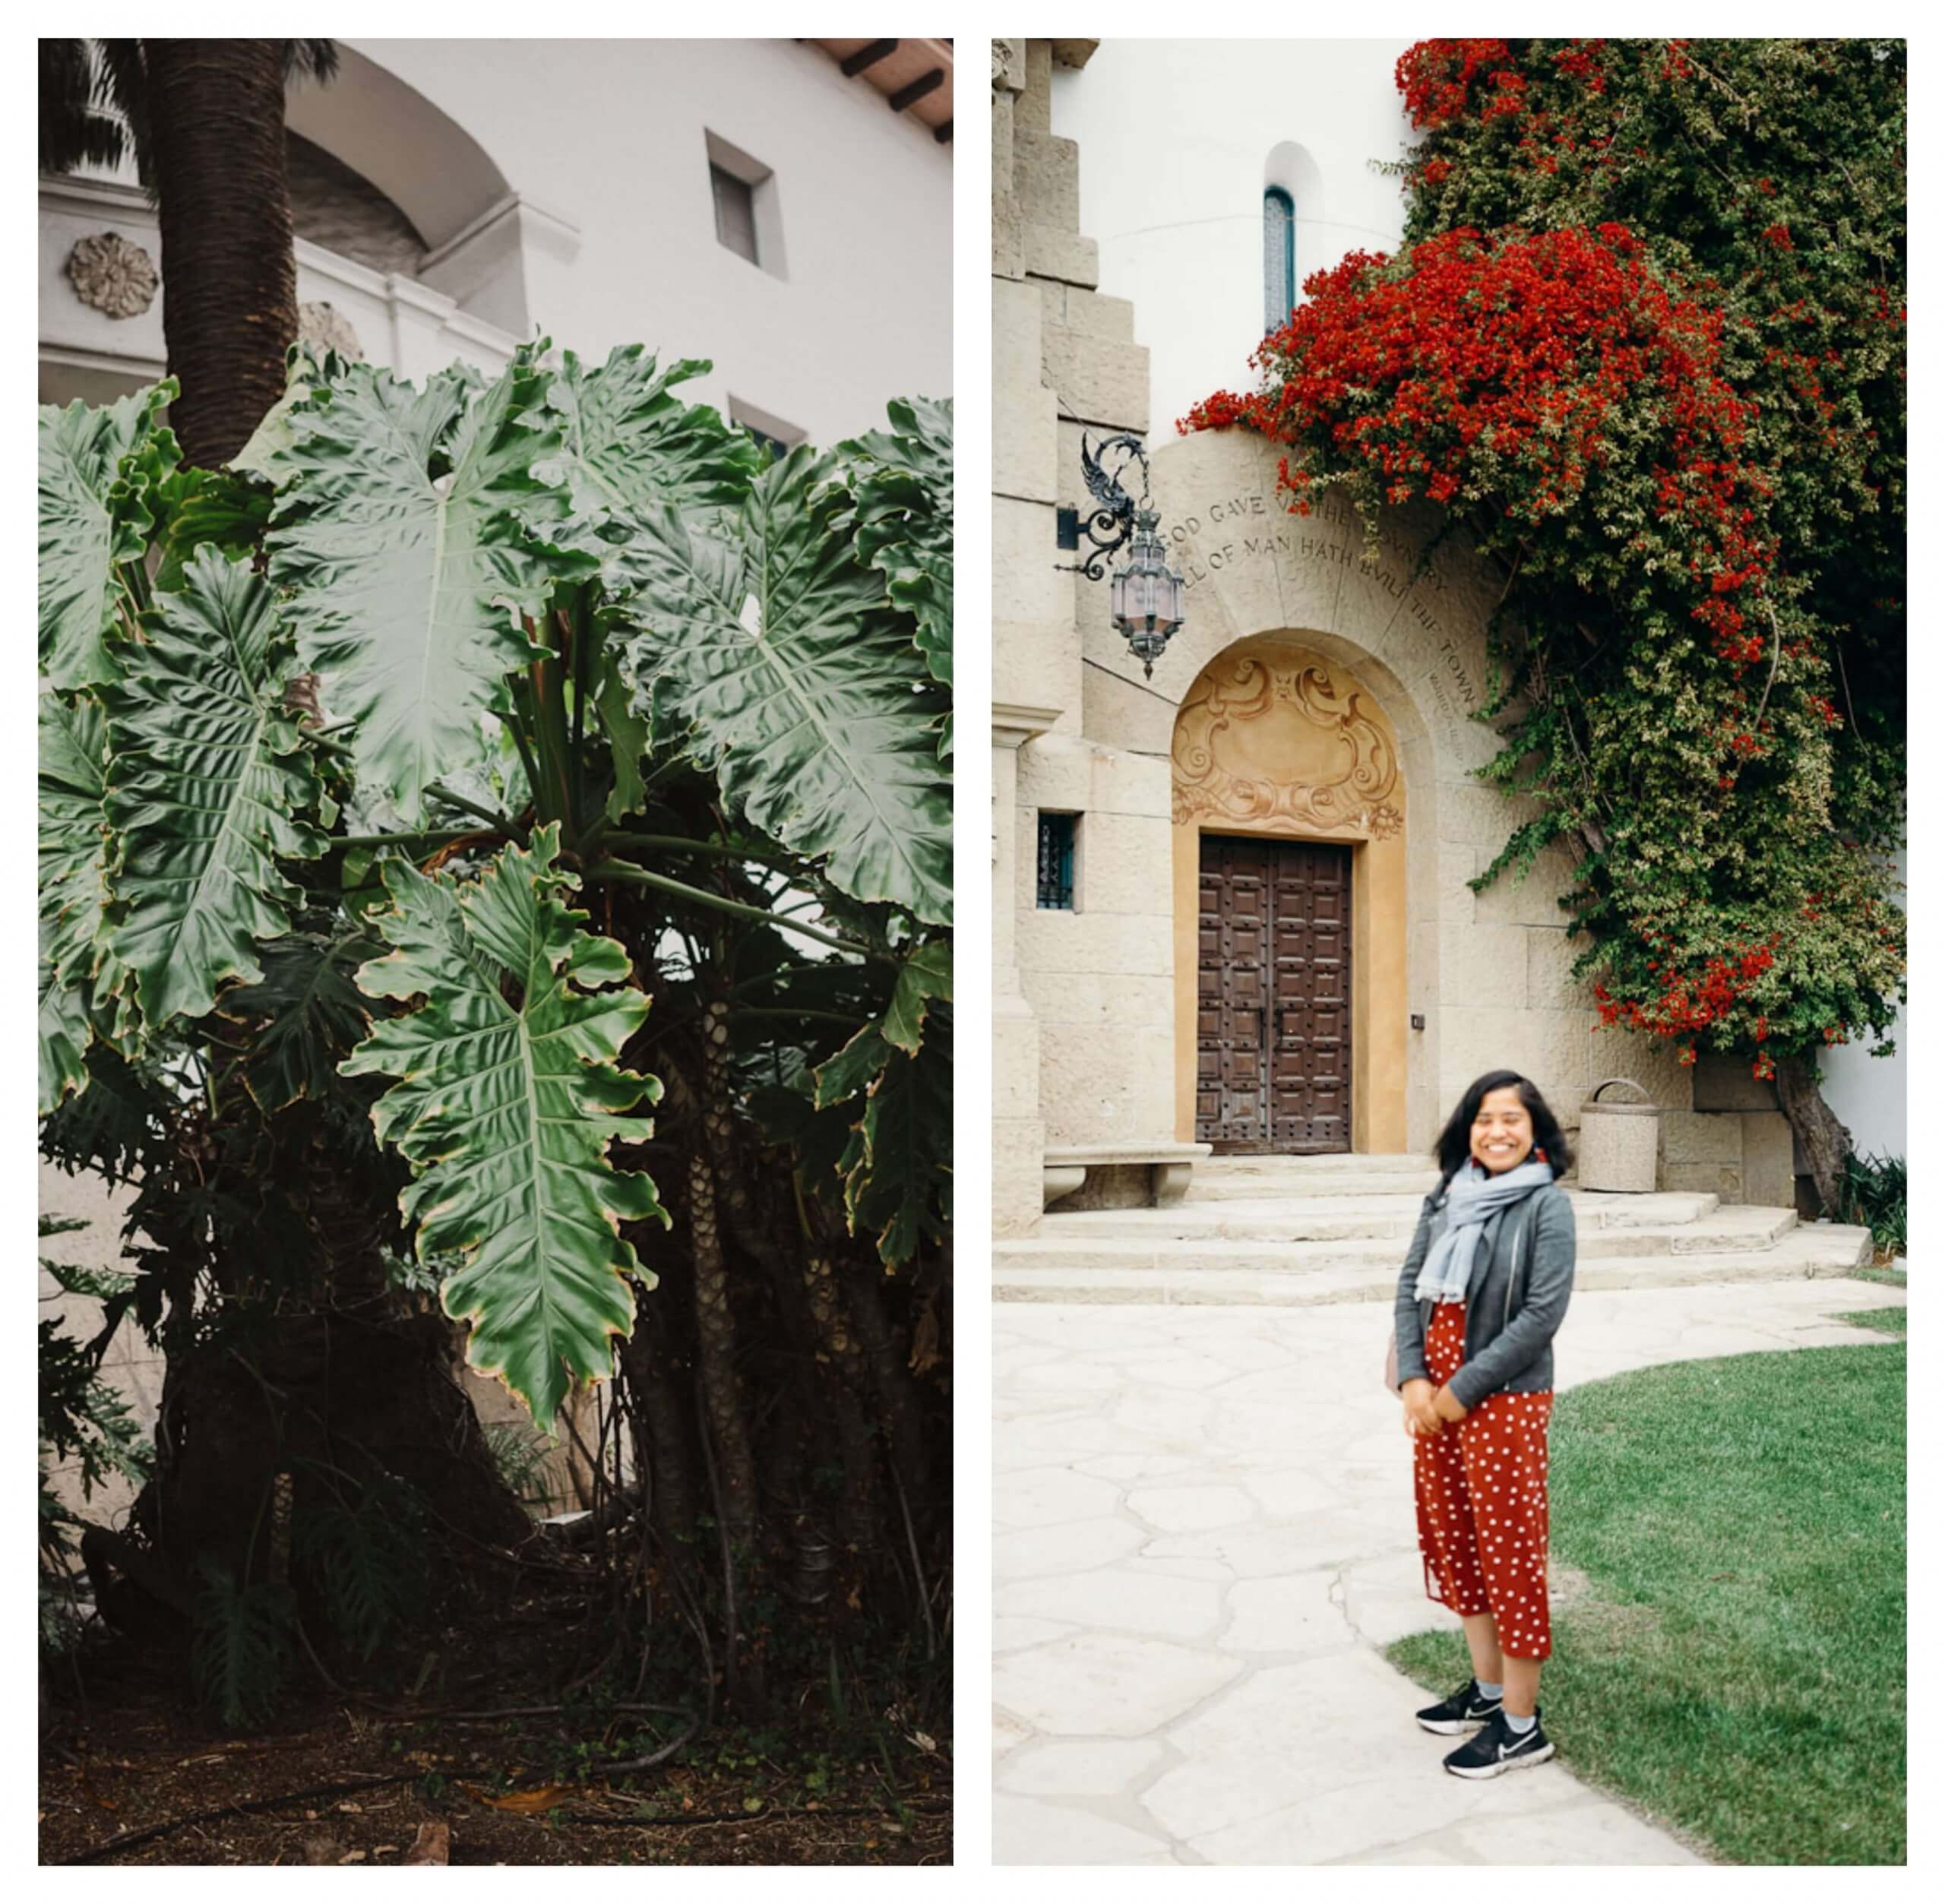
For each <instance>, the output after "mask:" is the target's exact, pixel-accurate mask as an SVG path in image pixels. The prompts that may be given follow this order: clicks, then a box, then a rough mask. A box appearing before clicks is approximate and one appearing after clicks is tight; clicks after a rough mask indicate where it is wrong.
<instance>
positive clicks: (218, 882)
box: [103, 549, 324, 1024]
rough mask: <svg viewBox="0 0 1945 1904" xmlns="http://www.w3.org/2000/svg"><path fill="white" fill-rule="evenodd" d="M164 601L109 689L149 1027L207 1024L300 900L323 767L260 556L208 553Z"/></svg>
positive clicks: (125, 899) (118, 938)
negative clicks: (294, 692) (290, 862)
mask: <svg viewBox="0 0 1945 1904" xmlns="http://www.w3.org/2000/svg"><path fill="white" fill-rule="evenodd" d="M182 579H183V586H182V590H181V592H180V593H176V594H172V595H169V594H159V595H157V597H156V598H155V606H154V607H153V609H152V610H151V612H150V613H149V615H147V616H146V617H144V634H145V636H146V637H147V638H146V640H145V641H144V644H143V646H142V647H141V650H140V651H139V653H138V655H136V656H132V657H131V664H130V667H129V671H128V675H126V677H125V678H124V679H122V681H120V682H117V683H116V684H115V685H113V686H112V687H110V688H105V689H104V690H103V698H104V700H105V701H106V705H107V708H108V728H109V764H108V788H107V798H106V806H107V811H108V818H109V824H110V826H111V827H112V828H113V830H115V833H117V834H119V836H120V840H121V851H120V856H119V862H118V864H117V865H116V866H115V868H114V869H113V871H112V882H113V886H114V892H115V913H116V923H115V927H114V946H115V951H116V952H117V954H119V956H120V957H121V958H122V960H124V961H125V963H127V965H128V967H129V969H130V970H131V972H133V973H134V976H135V982H136V985H137V988H138V995H139V996H140V998H141V1006H142V1013H143V1016H144V1018H145V1019H146V1020H147V1021H148V1022H149V1023H151V1024H158V1023H161V1022H162V1021H163V1020H166V1019H168V1018H170V1017H175V1016H176V1015H177V1014H180V1015H182V1017H187V1018H200V1017H202V1015H203V1014H204V1013H205V1012H207V1011H208V1010H209V1009H210V1006H211V1005H212V1004H214V1003H215V1001H216V995H217V992H218V991H219V989H220V988H221V987H222V986H223V984H224V983H225V982H226V981H228V980H229V979H243V980H245V981H246V982H255V980H257V979H260V978H261V976H263V969H262V966H261V964H260V963H259V962H258V954H257V942H258V941H259V940H260V939H267V938H276V937H277V936H278V935H280V934H282V933H284V932H287V931H289V929H290V920H291V913H292V910H293V908H294V907H295V906H296V905H297V904H298V903H299V900H301V898H302V894H301V893H299V890H298V889H297V888H296V887H295V886H293V884H291V883H290V881H289V880H288V879H286V878H285V877H284V875H283V873H282V871H280V869H279V868H278V865H277V861H278V860H279V859H315V858H316V857H317V856H318V855H319V854H321V852H323V851H324V838H323V836H322V835H321V833H319V831H318V828H317V826H316V824H315V821H314V820H313V819H312V818H309V817H308V816H310V815H312V814H314V813H315V811H316V808H317V805H318V791H319V789H318V779H317V774H316V771H315V767H313V765H312V759H311V757H310V754H309V753H308V750H307V748H306V745H305V740H304V737H303V734H302V730H301V729H299V726H298V723H297V721H296V719H295V718H294V717H293V716H292V715H291V713H289V711H288V710H286V707H285V705H284V688H285V686H286V683H287V682H288V681H289V678H290V676H291V675H292V673H293V671H294V663H293V659H292V656H291V652H290V641H289V637H288V635H287V634H285V632H284V631H283V628H282V627H281V625H280V622H279V621H278V618H277V598H276V596H275V594H274V592H273V591H272V590H271V589H270V585H269V584H267V582H265V581H264V579H263V577H261V576H260V575H258V574H254V573H253V572H252V571H251V565H250V563H249V562H248V560H245V561H236V562H232V561H226V560H225V559H224V558H223V555H221V553H220V552H219V551H217V549H202V550H201V551H199V552H198V553H197V555H195V556H194V558H192V559H191V561H190V562H189V564H188V566H187V568H185V570H184V571H183V578H182Z"/></svg>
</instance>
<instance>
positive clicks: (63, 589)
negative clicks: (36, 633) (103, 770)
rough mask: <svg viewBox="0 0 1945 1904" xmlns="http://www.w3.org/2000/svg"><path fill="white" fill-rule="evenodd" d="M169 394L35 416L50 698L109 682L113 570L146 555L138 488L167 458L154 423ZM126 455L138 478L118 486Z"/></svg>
mask: <svg viewBox="0 0 1945 1904" xmlns="http://www.w3.org/2000/svg"><path fill="white" fill-rule="evenodd" d="M175 394H176V386H175V384H173V383H170V382H166V381H165V382H163V383H160V384H155V385H154V386H153V387H151V388H150V389H147V390H144V391H137V392H136V393H135V394H134V395H133V396H131V397H122V398H121V399H120V400H119V401H118V402H115V403H110V404H108V405H107V406H105V407H104V408H103V409H100V410H90V409H89V408H88V406H87V405H86V404H85V403H82V402H81V401H80V400H78V399H77V400H75V401H74V403H70V404H69V405H68V407H67V408H66V409H65V410H55V409H54V408H53V407H52V406H43V408H42V410H41V412H40V665H41V668H42V670H43V672H45V673H46V675H47V678H49V680H50V681H51V682H53V684H54V685H55V687H57V688H62V689H65V690H68V691H73V690H74V689H77V688H89V687H92V686H93V685H95V684H96V682H103V681H110V680H112V679H113V678H114V676H115V661H114V658H113V656H112V655H111V654H110V653H109V647H108V637H109V634H111V632H112V631H113V629H114V628H115V608H116V596H117V593H118V591H119V584H118V583H117V581H116V580H115V564H116V563H117V562H127V561H138V560H139V559H140V558H141V555H142V553H143V551H144V549H146V547H147V530H148V528H149V526H150V511H149V510H148V508H147V495H146V492H147V481H148V480H149V479H156V478H159V477H160V476H162V475H163V474H166V472H167V470H168V469H169V467H172V465H173V464H174V463H175V461H176V456H177V451H176V438H175V437H174V435H172V433H171V432H169V430H168V429H166V427H165V426H164V425H163V424H161V423H160V422H159V421H158V420H157V419H158V417H159V415H160V412H161V410H163V407H164V406H165V405H166V404H167V403H168V402H169V399H170V398H171V397H173V396H174V395H175ZM131 454H132V455H133V456H134V457H135V458H136V460H137V463H138V464H139V465H140V466H141V473H140V476H139V477H138V479H137V480H135V481H134V482H125V481H124V479H123V469H124V463H125V460H126V459H128V457H130V456H131Z"/></svg>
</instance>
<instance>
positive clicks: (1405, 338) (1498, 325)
mask: <svg viewBox="0 0 1945 1904" xmlns="http://www.w3.org/2000/svg"><path fill="white" fill-rule="evenodd" d="M1448 44H1456V43H1448ZM1466 44H1467V45H1471V44H1472V43H1466ZM1499 44H1500V43H1498V42H1497V41H1494V42H1482V43H1479V46H1481V47H1485V46H1498V45H1499ZM1455 57H1456V55H1455ZM1479 57H1480V58H1481V59H1483V58H1484V57H1485V55H1484V54H1483V53H1480V54H1479ZM1441 70H1442V69H1441ZM1460 70H1461V77H1462V78H1463V79H1464V83H1466V84H1470V83H1471V82H1470V79H1469V77H1465V76H1466V75H1468V74H1472V73H1473V72H1474V70H1475V69H1474V68H1472V67H1471V66H1468V65H1465V64H1464V62H1461V67H1460ZM1451 83H1453V84H1459V83H1460V81H1459V80H1454V81H1452V82H1451ZM1441 109H1442V108H1441V107H1440V106H1437V103H1436V102H1434V103H1431V104H1429V105H1428V106H1427V107H1426V110H1428V111H1436V110H1441ZM1304 290H1305V296H1306V298H1307V299H1308V302H1305V303H1304V304H1302V305H1299V306H1298V308H1296V309H1295V310H1294V311H1292V312H1291V314H1290V317H1289V321H1288V322H1287V323H1286V324H1284V325H1283V326H1282V327H1281V328H1280V329H1279V330H1277V331H1273V332H1272V333H1271V334H1270V335H1269V336H1268V337H1265V338H1264V339H1263V343H1262V344H1261V345H1260V346H1259V348H1258V349H1257V353H1256V355H1255V356H1254V359H1253V360H1252V361H1253V362H1254V363H1255V365H1257V367H1258V368H1260V369H1261V371H1262V372H1263V384H1262V387H1260V389H1259V390H1258V391H1256V393H1255V394H1253V395H1248V396H1239V395H1237V394H1235V393H1234V392H1232V391H1218V392H1217V393H1216V394H1215V395H1214V396H1213V397H1209V398H1208V399H1207V400H1206V401H1204V402H1203V403H1198V404H1197V405H1196V406H1195V407H1194V409H1193V410H1191V411H1190V412H1189V413H1188V416H1187V417H1186V418H1184V419H1183V421H1182V422H1181V425H1178V427H1179V428H1181V429H1184V431H1187V430H1205V429H1235V428H1238V427H1240V428H1245V429H1254V430H1257V431H1259V432H1261V433H1262V434H1263V435H1265V436H1267V437H1268V438H1270V439H1271V440H1272V441H1274V442H1276V443H1279V444H1285V445H1287V446H1289V447H1291V448H1296V449H1300V450H1301V451H1303V452H1304V454H1303V455H1302V456H1301V457H1294V458H1291V459H1287V460H1286V466H1285V467H1286V476H1285V483H1286V487H1287V488H1288V489H1289V490H1290V491H1291V492H1292V495H1293V501H1292V507H1293V508H1295V509H1296V510H1297V511H1298V512H1299V513H1307V512H1308V507H1309V496H1310V493H1311V492H1313V491H1314V490H1317V489H1322V488H1323V487H1324V486H1325V485H1327V484H1328V483H1330V482H1333V481H1334V480H1336V479H1339V478H1340V477H1342V476H1344V475H1346V474H1347V473H1355V474H1358V475H1361V476H1363V477H1365V479H1368V480H1369V481H1370V482H1372V483H1373V484H1374V485H1375V488H1376V491H1377V494H1379V495H1380V496H1381V497H1382V498H1383V499H1384V501H1387V502H1391V503H1403V502H1406V501H1410V500H1412V498H1415V497H1417V496H1420V495H1423V496H1426V497H1428V498H1431V500H1432V501H1434V502H1447V501H1450V499H1451V498H1453V496H1455V495H1458V494H1459V493H1460V492H1461V491H1463V490H1466V489H1472V490H1473V491H1474V492H1475V493H1490V494H1491V495H1494V496H1495V497H1496V498H1498V499H1499V500H1500V501H1501V504H1502V506H1503V507H1504V509H1505V511H1506V513H1507V515H1508V517H1510V519H1511V520H1513V521H1514V522H1516V523H1517V522H1520V521H1526V522H1529V523H1533V524H1535V525H1538V524H1539V523H1543V522H1545V520H1547V519H1548V517H1551V516H1554V515H1558V514H1562V513H1564V512H1566V511H1570V510H1573V509H1575V508H1579V507H1580V506H1581V504H1583V501H1584V495H1585V492H1586V489H1587V486H1588V485H1589V482H1590V481H1592V480H1593V479H1595V478H1596V476H1599V474H1600V473H1602V471H1603V470H1605V469H1606V468H1607V467H1608V466H1609V465H1610V463H1615V464H1616V465H1617V466H1618V473H1619V474H1621V475H1622V476H1627V477H1628V478H1630V479H1633V478H1637V477H1645V478H1646V479H1647V482H1648V485H1649V492H1648V493H1647V494H1646V495H1643V497H1642V498H1640V503H1641V504H1642V505H1643V506H1645V508H1646V510H1647V511H1649V514H1651V516H1652V520H1654V522H1655V523H1656V528H1657V530H1658V532H1659V536H1658V539H1659V541H1660V542H1661V544H1662V555H1663V558H1664V559H1665V556H1666V555H1667V554H1668V553H1669V552H1672V553H1673V554H1674V555H1675V557H1676V558H1677V559H1678V561H1679V563H1680V564H1681V567H1682V568H1684V569H1685V570H1686V571H1687V574H1688V575H1689V577H1690V579H1691V582H1692V586H1693V590H1694V607H1693V609H1692V612H1693V614H1694V617H1695V618H1696V619H1697V621H1700V623H1701V624H1702V625H1703V627H1704V628H1706V630H1707V631H1708V633H1709V637H1710V639H1711V640H1712V641H1713V644H1714V645H1715V647H1716V651H1717V652H1718V653H1719V654H1721V655H1722V656H1723V657H1724V658H1725V659H1727V660H1729V661H1731V662H1732V663H1735V665H1736V666H1748V665H1749V664H1750V663H1753V662H1754V661H1757V660H1758V659H1761V658H1762V657H1763V656H1764V655H1765V654H1766V652H1767V650H1768V644H1769V634H1770V630H1769V623H1768V621H1767V620H1766V618H1765V619H1764V620H1763V622H1762V623H1761V624H1760V625H1757V624H1756V623H1755V622H1754V613H1755V610H1756V605H1757V603H1759V602H1760V599H1761V597H1762V596H1763V589H1764V585H1765V583H1766V580H1767V579H1768V577H1769V574H1770V571H1771V568H1772V565H1773V561H1774V559H1775V556H1776V543H1775V539H1774V538H1773V536H1771V535H1770V534H1769V532H1768V530H1767V529H1766V523H1765V516H1764V504H1765V501H1766V497H1767V495H1768V492H1769V482H1768V479H1767V478H1766V475H1765V473H1764V472H1763V470H1762V468H1761V467H1760V466H1759V464H1758V463H1757V460H1756V459H1755V458H1754V456H1753V454H1752V453H1751V447H1750V446H1751V436H1752V433H1753V430H1754V424H1755V421H1756V416H1757V406H1756V404H1755V403H1754V401H1753V400H1751V399H1750V398H1748V397H1745V396H1744V395H1742V394H1739V393H1738V391H1737V389H1736V387H1735V385H1734V384H1732V382H1731V381H1730V379H1729V378H1728V375H1726V374H1725V369H1724V365H1723V346H1722V315H1721V312H1720V310H1719V308H1716V306H1714V305H1711V304H1709V303H1708V302H1705V301H1704V300H1703V299H1701V298H1700V297H1699V296H1695V295H1693V294H1691V293H1689V292H1688V291H1687V289H1684V287H1681V286H1674V285H1671V284H1669V283H1666V282H1665V281H1664V280H1662V278H1660V277H1658V276H1656V274H1655V273H1654V272H1653V271H1652V270H1651V269H1650V268H1649V264H1648V261H1647V259H1646V254H1645V251H1644V250H1643V247H1642V245H1640V242H1638V241H1637V239H1635V237H1634V236H1633V234H1632V233H1630V232H1628V231H1627V229H1625V228H1624V227H1623V226H1619V225H1602V226H1599V227H1597V228H1596V229H1592V230H1586V229H1567V230H1563V231H1557V232H1535V233H1526V232H1510V233H1507V234H1503V235H1501V236H1500V237H1498V238H1497V239H1488V238H1486V237H1485V236H1482V235H1481V234H1480V233H1479V232H1475V231H1472V230H1470V229H1463V228H1462V229H1457V230H1454V231H1451V232H1446V233H1444V234H1442V235H1441V236H1438V237H1436V238H1432V239H1427V240H1426V241H1425V242H1423V243H1422V244H1420V245H1416V246H1415V247H1413V248H1412V251H1410V252H1409V255H1407V257H1406V258H1403V259H1402V260H1400V261H1397V262H1396V263H1393V261H1390V260H1389V259H1387V258H1384V257H1383V256H1380V255H1374V254H1371V253H1369V252H1365V251H1353V252H1352V253H1351V254H1350V255H1349V256H1348V257H1346V258H1345V259H1344V260H1343V262H1342V263H1341V264H1337V265H1336V266H1335V267H1333V268H1332V269H1330V270H1326V271H1320V272H1318V273H1317V274H1315V275H1314V276H1313V277H1311V278H1310V279H1309V280H1308V281H1307V282H1306V283H1305V286H1304ZM1670 544H1672V551H1671V550H1670V548H1669V545H1670ZM1753 750H1754V742H1751V744H1750V746H1749V747H1748V748H1744V750H1743V751H1745V752H1747V751H1753Z"/></svg>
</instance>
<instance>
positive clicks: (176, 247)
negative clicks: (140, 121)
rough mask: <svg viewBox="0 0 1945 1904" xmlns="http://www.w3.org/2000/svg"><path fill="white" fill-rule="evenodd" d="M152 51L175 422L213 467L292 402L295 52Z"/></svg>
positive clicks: (185, 443) (156, 43)
mask: <svg viewBox="0 0 1945 1904" xmlns="http://www.w3.org/2000/svg"><path fill="white" fill-rule="evenodd" d="M144 57H145V59H146V62H147V70H148V84H149V110H150V122H151V127H152V136H153V163H154V175H155V186H156V193H157V199H158V201H159V209H160V223H161V226H162V273H163V307H162V318H163V336H164V337H165V338H166V340H167V343H168V347H169V374H170V375H172V376H173V377H175V378H177V379H178V380H179V381H180V383H181V384H182V394H181V395H180V396H179V397H177V398H176V400H175V401H174V402H173V403H172V404H171V405H170V406H169V420H170V422H171V423H172V425H173V427H174V429H175V431H176V435H177V437H178V438H179V439H180V441H181V442H182V452H183V455H184V457H185V460H187V461H188V462H189V463H194V464H198V465H199V466H201V467H203V468H205V469H213V468H214V467H217V465H218V464H220V463H226V462H227V461H228V460H229V458H230V457H232V456H234V455H235V454H236V453H237V451H239V450H240V449H242V447H243V445H244V444H245V443H246V442H248V441H249V438H250V434H251V432H252V431H253V430H254V429H255V428H256V427H257V425H258V423H259V422H261V420H262V419H263V416H264V412H265V411H267V410H268V409H269V408H270V406H271V405H272V404H273V403H275V402H276V401H277V399H278V398H279V397H281V396H282V395H283V357H284V353H285V352H286V350H288V349H289V347H290V346H291V345H292V343H294V342H295V341H296V337H297V261H296V254H295V252H294V251H293V245H292V229H291V217H290V184H289V177H288V175H287V173H286V169H285V163H284V125H283V43H282V42H281V41H280V40H147V41H145V42H144Z"/></svg>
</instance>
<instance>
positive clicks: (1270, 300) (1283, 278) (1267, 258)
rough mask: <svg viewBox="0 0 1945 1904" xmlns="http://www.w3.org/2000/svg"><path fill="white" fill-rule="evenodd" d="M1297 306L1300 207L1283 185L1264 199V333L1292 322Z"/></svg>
mask: <svg viewBox="0 0 1945 1904" xmlns="http://www.w3.org/2000/svg"><path fill="white" fill-rule="evenodd" d="M1296 302H1297V207H1296V204H1295V201H1294V200H1293V199H1292V198H1291V196H1290V195H1289V193H1288V192H1287V191H1285V190H1284V189H1283V188H1282V186H1281V185H1272V186H1271V187H1270V189H1269V190H1268V191H1266V192H1265V193H1264V194H1263V334H1264V335H1265V336H1266V337H1267V335H1268V334H1270V332H1271V331H1280V330H1282V327H1283V326H1284V325H1285V324H1288V323H1289V321H1290V312H1291V310H1292V308H1293V307H1294V306H1295V303H1296Z"/></svg>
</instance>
